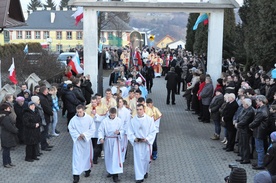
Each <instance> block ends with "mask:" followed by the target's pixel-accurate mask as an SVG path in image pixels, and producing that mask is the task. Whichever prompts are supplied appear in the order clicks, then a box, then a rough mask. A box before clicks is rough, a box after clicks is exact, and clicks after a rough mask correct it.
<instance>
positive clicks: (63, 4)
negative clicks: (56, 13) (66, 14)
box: [59, 0, 69, 10]
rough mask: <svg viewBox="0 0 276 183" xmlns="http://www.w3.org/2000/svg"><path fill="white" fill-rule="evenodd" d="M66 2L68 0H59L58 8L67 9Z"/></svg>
mask: <svg viewBox="0 0 276 183" xmlns="http://www.w3.org/2000/svg"><path fill="white" fill-rule="evenodd" d="M68 2H69V0H61V1H60V4H59V8H60V9H61V10H62V9H63V8H67V7H68Z"/></svg>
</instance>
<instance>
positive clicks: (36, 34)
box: [35, 31, 41, 39]
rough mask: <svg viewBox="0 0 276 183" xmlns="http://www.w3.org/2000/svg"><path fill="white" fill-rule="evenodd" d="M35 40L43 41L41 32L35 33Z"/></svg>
mask: <svg viewBox="0 0 276 183" xmlns="http://www.w3.org/2000/svg"><path fill="white" fill-rule="evenodd" d="M35 39H41V37H40V31H35Z"/></svg>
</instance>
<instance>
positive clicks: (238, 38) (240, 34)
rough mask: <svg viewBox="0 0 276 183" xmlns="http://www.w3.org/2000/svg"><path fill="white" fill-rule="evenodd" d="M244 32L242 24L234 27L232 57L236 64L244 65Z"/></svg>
mask: <svg viewBox="0 0 276 183" xmlns="http://www.w3.org/2000/svg"><path fill="white" fill-rule="evenodd" d="M244 41H245V37H244V30H243V26H242V24H240V23H239V24H238V25H236V27H235V39H234V46H235V51H234V56H235V58H236V60H237V62H238V63H241V64H246V50H245V48H244Z"/></svg>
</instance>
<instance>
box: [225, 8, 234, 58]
mask: <svg viewBox="0 0 276 183" xmlns="http://www.w3.org/2000/svg"><path fill="white" fill-rule="evenodd" d="M234 40H235V14H234V10H233V9H225V10H224V26H223V58H230V57H232V56H234V51H235V44H234Z"/></svg>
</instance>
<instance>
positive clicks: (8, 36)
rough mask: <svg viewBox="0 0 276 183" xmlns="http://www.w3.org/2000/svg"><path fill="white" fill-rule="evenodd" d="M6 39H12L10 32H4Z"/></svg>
mask: <svg viewBox="0 0 276 183" xmlns="http://www.w3.org/2000/svg"><path fill="white" fill-rule="evenodd" d="M4 38H5V39H9V38H10V32H9V31H5V30H4Z"/></svg>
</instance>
